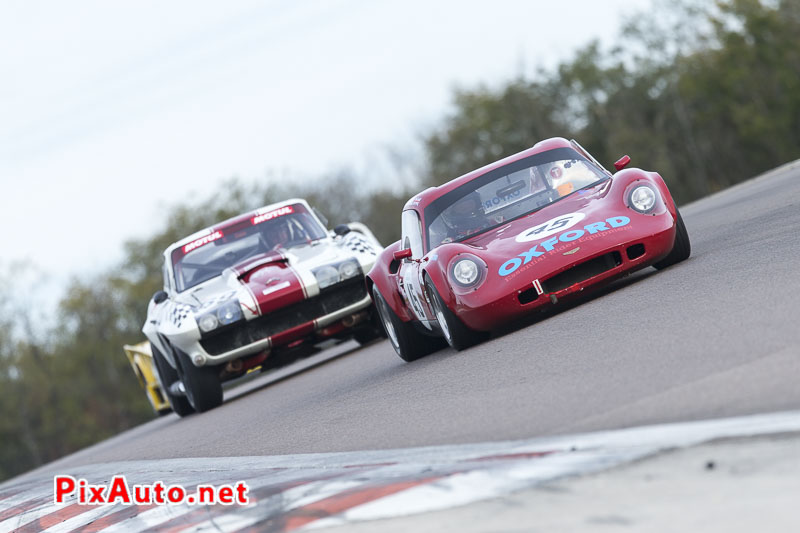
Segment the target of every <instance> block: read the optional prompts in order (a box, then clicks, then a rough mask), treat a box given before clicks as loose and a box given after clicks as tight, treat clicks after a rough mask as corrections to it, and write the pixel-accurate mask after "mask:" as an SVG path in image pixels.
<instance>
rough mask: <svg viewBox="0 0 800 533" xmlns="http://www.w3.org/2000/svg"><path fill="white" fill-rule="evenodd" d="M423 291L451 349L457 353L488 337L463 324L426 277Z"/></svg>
mask: <svg viewBox="0 0 800 533" xmlns="http://www.w3.org/2000/svg"><path fill="white" fill-rule="evenodd" d="M425 291H426V292H427V293H428V298H430V301H431V307H433V312H434V314H435V315H436V320H437V321H438V322H439V327H440V328H441V329H442V334H443V335H444V338H445V340H446V341H447V344H449V345H450V347H451V348H453V349H454V350H458V351H461V350H465V349H467V348H469V347H470V346H474V345H476V344H478V343H479V342H481V341H483V340H485V339H486V338H487V337H488V335H487V334H486V333H484V332H482V331H475V330H474V329H471V328H469V327H468V326H467V325H466V324H464V323H463V322H462V321H461V319H460V318H458V316H456V314H455V313H453V312H452V311H451V310H450V308H449V307H447V306H446V305H445V303H444V300H442V297H441V296H440V295H439V291H438V290H437V289H436V287H435V286H434V285H433V282H432V281H431V280H430V279H428V278H427V277H426V278H425Z"/></svg>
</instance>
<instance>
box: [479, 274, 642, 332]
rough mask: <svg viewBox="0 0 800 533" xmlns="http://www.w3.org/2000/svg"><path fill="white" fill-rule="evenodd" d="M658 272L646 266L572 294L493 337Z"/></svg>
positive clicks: (599, 296)
mask: <svg viewBox="0 0 800 533" xmlns="http://www.w3.org/2000/svg"><path fill="white" fill-rule="evenodd" d="M657 272H658V271H657V270H656V269H654V268H645V269H643V270H639V271H637V272H633V273H631V274H628V275H626V276H624V277H622V278H619V279H617V280H614V281H612V282H611V283H609V284H607V285H603V286H601V287H597V288H594V289H587V290H585V291H583V292H581V293H578V294H576V295H570V297H569V298H568V299H563V300H559V301H558V302H557V303H555V304H551V305H548V306H546V307H544V308H542V309H541V310H539V311H535V312H533V313H532V314H531V315H529V316H526V317H524V318H521V319H519V320H515V321H513V322H510V323H509V324H507V325H504V326H501V327H500V328H497V329H496V330H493V331H492V335H491V338H492V339H495V338H497V337H502V336H504V335H507V334H509V333H513V332H515V331H518V330H520V329H524V328H527V327H530V326H532V325H534V324H537V323H539V322H543V321H545V320H548V319H550V318H553V317H555V316H557V315H559V314H561V313H564V312H566V311H570V310H572V309H574V308H575V307H578V306H581V305H584V304H586V303H589V302H591V301H594V300H596V299H598V298H602V297H603V296H606V295H608V294H610V293H612V292H616V291H619V290H621V289H624V288H626V287H630V286H632V285H635V284H637V283H640V282H642V281H645V280H646V279H648V278H649V277H650V276H652V275H654V274H656V273H657Z"/></svg>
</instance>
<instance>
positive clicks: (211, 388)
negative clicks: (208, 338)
mask: <svg viewBox="0 0 800 533" xmlns="http://www.w3.org/2000/svg"><path fill="white" fill-rule="evenodd" d="M175 352H176V354H175V357H176V358H177V359H178V366H180V372H179V375H180V377H181V381H182V382H183V388H184V389H185V390H186V399H188V400H189V404H190V405H191V406H192V408H194V410H195V411H197V412H198V413H204V412H206V411H210V410H211V409H214V408H215V407H219V406H220V405H222V382H221V381H220V379H219V368H218V367H216V366H194V364H193V363H192V361H191V360H190V359H189V356H188V355H186V354H185V353H183V352H181V351H180V350H175Z"/></svg>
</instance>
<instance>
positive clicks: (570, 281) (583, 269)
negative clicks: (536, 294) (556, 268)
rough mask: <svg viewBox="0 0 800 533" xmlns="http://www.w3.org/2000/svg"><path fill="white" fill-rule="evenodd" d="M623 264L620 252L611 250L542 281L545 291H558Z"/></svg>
mask: <svg viewBox="0 0 800 533" xmlns="http://www.w3.org/2000/svg"><path fill="white" fill-rule="evenodd" d="M621 264H622V255H621V254H620V253H619V252H611V253H608V254H605V255H601V256H600V257H595V258H594V259H590V260H589V261H586V262H584V263H581V264H579V265H575V266H574V267H572V268H570V269H569V270H565V271H564V272H562V273H561V274H556V275H555V276H553V277H552V278H550V279H548V280H546V281H543V282H542V288H543V289H544V292H545V293H551V292H558V291H560V290H563V289H566V288H567V287H571V286H572V285H575V284H576V283H580V282H582V281H586V280H587V279H589V278H593V277H595V276H597V275H599V274H602V273H603V272H606V271H608V270H611V269H612V268H614V267H617V266H619V265H621Z"/></svg>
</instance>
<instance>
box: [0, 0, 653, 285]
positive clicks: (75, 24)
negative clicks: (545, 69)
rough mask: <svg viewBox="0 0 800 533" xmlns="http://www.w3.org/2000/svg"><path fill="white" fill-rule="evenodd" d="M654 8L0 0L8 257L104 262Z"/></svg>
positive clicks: (363, 156)
mask: <svg viewBox="0 0 800 533" xmlns="http://www.w3.org/2000/svg"><path fill="white" fill-rule="evenodd" d="M648 5H649V1H648V0H605V1H602V2H598V1H596V0H574V1H566V2H552V1H543V0H542V1H540V0H528V1H524V0H519V1H512V0H508V1H505V0H495V1H492V2H485V1H484V2H477V1H475V2H471V1H464V0H461V1H457V0H442V1H436V0H403V1H388V0H362V1H355V0H318V1H313V0H309V1H290V0H282V1H253V0H241V1H230V2H220V1H218V0H215V1H210V0H180V1H178V0H173V1H170V0H157V1H156V0H137V1H112V2H109V1H101V0H98V1H94V2H87V1H81V0H71V1H68V2H61V1H46V2H45V1H35V0H25V1H23V0H17V1H15V0H0V80H2V82H1V83H0V184H1V185H2V193H0V222H2V227H3V230H4V231H3V237H2V243H3V253H2V255H0V264H4V265H7V264H8V263H9V262H11V261H15V260H21V259H26V260H30V261H32V262H33V263H35V264H36V265H38V266H39V268H40V269H42V270H43V271H44V272H45V273H47V274H48V275H49V276H51V279H53V280H55V282H56V283H60V282H62V281H63V280H66V279H67V278H68V276H69V275H71V274H84V275H85V274H87V273H89V274H91V273H95V272H97V271H99V270H102V269H104V268H107V267H109V266H110V265H112V264H113V263H114V262H116V261H118V260H119V259H120V258H121V246H120V245H121V243H122V242H123V241H125V240H126V239H128V238H131V237H145V236H147V235H149V234H151V233H152V232H154V231H156V230H157V229H158V227H159V225H160V224H162V223H163V221H164V218H163V211H164V209H163V207H164V206H166V205H170V204H172V203H175V202H177V201H181V200H185V199H187V198H189V197H192V198H196V197H202V196H204V195H205V194H207V193H208V192H209V191H211V190H214V189H215V187H216V186H217V185H218V183H219V181H220V180H224V179H226V178H230V177H231V176H238V177H241V178H245V179H248V180H255V179H265V177H266V176H267V174H268V172H269V170H270V169H278V170H281V171H283V172H284V173H285V172H286V171H288V172H290V173H296V174H297V175H298V176H312V175H314V174H320V173H323V172H325V170H326V169H331V168H338V167H342V166H346V165H355V166H359V165H363V164H364V162H365V161H368V160H369V158H370V157H374V154H375V153H377V152H380V151H381V150H382V147H384V146H387V145H388V146H398V147H400V148H403V147H404V146H410V145H412V144H413V142H414V139H415V138H416V136H417V135H418V134H419V133H420V132H423V131H425V130H426V129H428V128H430V127H432V126H434V125H436V123H437V121H438V120H439V119H440V117H442V115H443V114H444V113H445V112H446V110H447V105H448V103H449V102H450V95H451V91H452V88H453V87H454V86H456V85H458V86H462V87H470V86H474V85H476V84H478V83H481V82H484V83H488V84H490V85H498V84H500V83H502V82H503V81H504V80H507V79H509V78H510V77H512V76H514V75H516V74H518V73H520V71H523V72H526V73H529V74H530V73H532V72H533V71H534V70H535V67H536V66H537V65H547V66H552V65H554V64H556V62H557V61H558V60H564V59H567V58H569V57H570V55H571V53H572V52H573V51H574V50H575V49H576V48H578V47H580V46H582V45H584V44H586V43H587V42H588V41H590V40H591V39H594V38H600V39H603V40H604V41H605V42H607V43H610V42H612V41H613V39H614V37H615V36H616V34H617V32H618V30H619V28H620V25H621V24H622V22H623V21H624V20H625V19H626V17H629V16H630V15H631V14H633V13H634V12H636V11H638V10H642V9H645V8H646V7H647V6H648ZM559 133H560V132H553V134H554V135H557V134H559ZM537 140H538V139H531V143H534V142H535V141H537Z"/></svg>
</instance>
